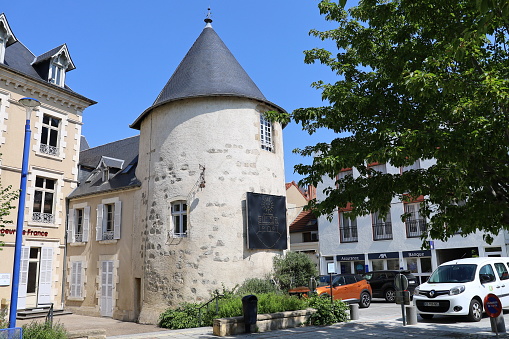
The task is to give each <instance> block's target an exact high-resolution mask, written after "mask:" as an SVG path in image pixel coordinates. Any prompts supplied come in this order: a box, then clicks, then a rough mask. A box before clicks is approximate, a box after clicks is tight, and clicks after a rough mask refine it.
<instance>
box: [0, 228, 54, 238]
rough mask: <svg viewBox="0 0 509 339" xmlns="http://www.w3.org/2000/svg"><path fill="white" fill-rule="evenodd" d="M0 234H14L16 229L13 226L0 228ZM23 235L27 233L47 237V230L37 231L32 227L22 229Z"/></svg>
mask: <svg viewBox="0 0 509 339" xmlns="http://www.w3.org/2000/svg"><path fill="white" fill-rule="evenodd" d="M0 234H16V229H14V228H0ZM23 235H28V236H32V237H47V236H48V232H46V231H37V230H33V229H30V228H29V229H27V230H23Z"/></svg>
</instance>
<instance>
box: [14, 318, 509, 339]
mask: <svg viewBox="0 0 509 339" xmlns="http://www.w3.org/2000/svg"><path fill="white" fill-rule="evenodd" d="M54 321H55V322H60V323H62V324H63V325H64V326H65V327H66V329H68V330H79V329H105V330H106V336H107V337H108V338H109V339H184V338H187V339H188V338H198V339H204V338H216V339H217V338H219V337H216V336H214V335H212V328H211V327H200V328H190V329H184V330H166V329H161V328H158V327H156V326H154V325H141V324H136V323H130V322H122V321H118V320H114V319H111V318H98V317H87V316H80V315H74V314H71V315H64V316H59V317H55V320H54ZM27 322H29V321H18V322H17V323H18V326H21V325H23V324H24V323H27ZM507 325H508V326H507V327H508V329H509V319H508V323H507ZM490 331H491V327H490V320H489V318H486V317H485V318H483V319H482V320H481V321H480V322H478V323H471V322H466V321H465V320H464V319H455V318H451V317H438V318H436V319H433V320H422V319H420V318H419V322H418V324H417V325H409V326H403V324H402V321H401V318H395V317H394V316H384V314H383V313H381V314H379V315H378V316H377V317H376V318H375V317H371V318H367V319H361V320H356V321H351V322H348V323H339V324H335V325H332V326H323V327H315V326H308V327H299V328H290V329H285V330H278V331H272V332H265V333H252V334H241V335H237V336H229V337H223V338H252V339H256V338H262V339H263V338H290V337H291V339H304V338H306V339H307V338H313V339H314V338H318V339H322V338H323V339H325V338H342V339H347V338H355V339H367V338H373V337H376V338H377V339H378V338H383V339H385V338H386V339H389V338H390V339H393V338H422V339H429V338H464V339H485V338H495V337H496V335H495V333H492V332H490ZM499 337H500V338H509V335H508V334H500V335H499Z"/></svg>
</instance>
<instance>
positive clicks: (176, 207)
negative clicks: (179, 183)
mask: <svg viewBox="0 0 509 339" xmlns="http://www.w3.org/2000/svg"><path fill="white" fill-rule="evenodd" d="M171 216H172V219H173V235H174V236H175V237H187V203H186V202H184V201H176V202H174V203H173V204H172V205H171Z"/></svg>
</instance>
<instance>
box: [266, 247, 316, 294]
mask: <svg viewBox="0 0 509 339" xmlns="http://www.w3.org/2000/svg"><path fill="white" fill-rule="evenodd" d="M273 265H274V279H275V280H276V281H277V282H278V284H279V288H280V289H281V290H283V291H286V290H288V289H290V288H292V287H297V286H308V285H309V279H310V278H312V277H316V276H317V275H318V271H317V269H316V264H315V263H314V262H313V261H312V260H311V258H310V257H309V256H308V255H307V254H305V253H300V252H287V253H286V255H284V256H276V257H274V262H273Z"/></svg>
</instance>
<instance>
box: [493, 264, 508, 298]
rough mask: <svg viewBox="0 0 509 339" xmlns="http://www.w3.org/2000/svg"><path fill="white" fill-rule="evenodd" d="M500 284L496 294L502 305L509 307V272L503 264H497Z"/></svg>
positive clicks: (496, 268)
mask: <svg viewBox="0 0 509 339" xmlns="http://www.w3.org/2000/svg"><path fill="white" fill-rule="evenodd" d="M495 270H496V271H497V275H498V278H499V279H500V281H499V283H498V284H497V286H496V294H497V296H498V297H499V298H500V301H502V305H504V306H509V271H508V270H507V267H506V265H505V264H504V263H503V262H497V263H495Z"/></svg>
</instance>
